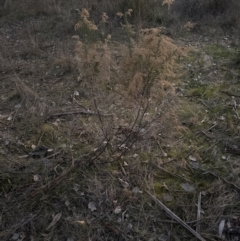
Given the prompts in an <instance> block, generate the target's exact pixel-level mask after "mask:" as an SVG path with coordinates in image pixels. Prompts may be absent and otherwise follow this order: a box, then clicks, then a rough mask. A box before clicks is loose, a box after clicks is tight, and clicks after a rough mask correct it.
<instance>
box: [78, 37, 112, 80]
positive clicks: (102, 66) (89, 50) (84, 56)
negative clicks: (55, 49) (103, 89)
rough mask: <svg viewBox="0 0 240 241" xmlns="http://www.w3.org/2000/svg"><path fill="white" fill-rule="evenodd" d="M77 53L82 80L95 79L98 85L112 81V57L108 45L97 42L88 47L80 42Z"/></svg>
mask: <svg viewBox="0 0 240 241" xmlns="http://www.w3.org/2000/svg"><path fill="white" fill-rule="evenodd" d="M75 52H76V60H77V62H78V68H79V72H80V73H81V78H83V79H88V80H89V79H95V80H96V81H97V82H98V83H101V82H102V81H106V80H109V79H110V65H111V56H110V49H109V46H108V45H107V44H104V43H102V42H97V43H94V44H91V45H90V46H86V45H84V44H83V43H82V42H81V41H78V42H77V44H76V49H75Z"/></svg>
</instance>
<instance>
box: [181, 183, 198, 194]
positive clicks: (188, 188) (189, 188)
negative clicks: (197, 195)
mask: <svg viewBox="0 0 240 241" xmlns="http://www.w3.org/2000/svg"><path fill="white" fill-rule="evenodd" d="M180 186H181V187H182V188H183V189H184V190H185V191H186V192H193V191H195V187H194V186H193V185H192V184H190V183H187V182H186V183H182V184H181V185H180Z"/></svg>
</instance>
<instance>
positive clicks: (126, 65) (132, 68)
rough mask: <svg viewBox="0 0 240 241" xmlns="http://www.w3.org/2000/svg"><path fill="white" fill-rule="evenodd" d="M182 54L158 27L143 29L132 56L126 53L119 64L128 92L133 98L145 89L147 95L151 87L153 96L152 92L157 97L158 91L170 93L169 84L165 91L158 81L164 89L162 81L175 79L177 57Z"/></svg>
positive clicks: (182, 51)
mask: <svg viewBox="0 0 240 241" xmlns="http://www.w3.org/2000/svg"><path fill="white" fill-rule="evenodd" d="M183 54H184V49H181V48H179V47H177V46H176V45H175V44H174V43H173V41H172V40H171V39H170V38H168V37H166V36H164V35H162V34H161V29H160V28H152V29H144V30H142V31H141V33H140V40H139V43H138V44H134V46H133V49H132V53H131V55H130V56H129V55H127V53H126V54H125V56H126V57H124V58H123V59H122V62H121V66H122V68H121V71H122V75H123V74H124V75H125V79H127V80H128V82H129V88H130V93H131V94H132V95H134V96H136V95H138V94H139V90H140V89H142V90H143V89H145V90H147V91H146V94H147V95H148V94H149V91H150V88H152V86H155V87H156V88H154V91H152V92H151V93H152V94H151V97H153V94H154V92H155V94H157V95H158V96H159V95H160V93H159V91H161V89H162V90H163V91H166V90H169V85H171V84H170V83H169V82H168V84H167V85H168V88H165V89H164V88H162V87H161V86H162V83H161V81H164V85H165V86H166V83H167V81H165V80H167V79H173V78H175V76H176V75H175V71H176V68H177V65H176V58H178V57H179V56H181V55H183ZM136 73H137V78H136ZM140 75H141V78H139V76H140ZM137 80H138V81H139V82H138V83H137ZM134 87H135V90H134ZM170 89H172V88H170ZM142 94H144V93H142Z"/></svg>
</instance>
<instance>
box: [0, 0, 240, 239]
mask: <svg viewBox="0 0 240 241" xmlns="http://www.w3.org/2000/svg"><path fill="white" fill-rule="evenodd" d="M43 3H46V2H43ZM51 3H54V2H51ZM132 3H134V1H132ZM139 3H140V2H139ZM143 3H144V1H143ZM56 4H57V2H56ZM112 5H114V3H112ZM58 6H59V5H58ZM87 7H88V8H89V6H87ZM79 9H81V8H79ZM133 11H134V10H133ZM90 13H93V12H92V10H91V11H87V10H86V9H82V11H78V17H79V20H77V18H76V22H74V24H73V25H72V27H74V25H75V24H76V25H75V32H73V30H72V32H70V33H68V32H64V34H59V35H58V34H56V35H55V34H53V33H52V30H50V29H48V27H49V28H50V26H49V25H50V24H49V22H48V21H47V20H49V19H48V18H46V19H42V18H40V19H37V21H36V22H35V21H33V22H30V23H29V25H24V26H22V25H16V26H14V25H13V26H11V31H9V27H5V26H4V27H3V28H2V29H1V30H2V33H3V34H1V36H0V37H1V40H2V41H1V42H2V43H3V46H2V50H3V51H1V59H0V60H1V62H0V66H1V71H2V73H3V81H2V82H1V87H2V88H1V90H0V95H1V103H0V104H1V106H0V109H1V115H0V144H1V147H2V149H1V151H0V169H1V172H0V181H1V185H0V186H1V191H0V207H1V213H0V239H1V240H9V239H11V238H12V237H13V235H15V236H16V235H19V240H20V239H21V237H24V239H25V240H44V241H48V240H49V241H50V240H68V241H69V240H157V239H158V238H159V237H160V238H161V239H163V240H164V239H166V238H167V237H169V236H171V238H172V239H173V240H190V239H192V236H191V235H190V234H189V233H187V231H185V230H184V229H183V228H182V227H181V226H180V225H178V224H176V223H174V222H173V220H170V219H169V217H168V216H167V215H166V213H165V212H163V210H161V209H160V208H159V207H157V206H156V204H155V203H154V202H152V200H151V199H150V197H149V196H148V195H147V192H146V191H151V193H154V194H155V195H156V196H157V197H158V198H159V199H160V200H161V201H162V202H164V203H165V204H166V205H167V206H168V207H169V208H171V209H172V211H173V212H175V213H176V214H177V215H179V216H180V217H181V218H182V219H183V220H184V221H186V222H191V221H194V220H196V213H197V208H196V203H197V197H198V194H199V192H201V191H203V192H205V196H204V197H203V199H202V203H203V210H204V211H205V216H204V219H203V220H202V222H201V225H202V229H205V230H206V231H205V234H204V233H203V234H202V235H204V237H205V238H206V239H207V238H208V235H209V234H212V233H214V234H217V225H218V224H217V221H219V219H220V217H221V215H225V213H228V212H229V209H232V213H234V212H235V210H237V208H238V200H237V192H236V191H233V190H236V186H233V185H231V183H230V182H232V181H234V180H237V176H238V171H237V170H239V169H238V164H237V162H235V163H234V164H233V163H232V162H228V164H227V165H222V166H221V165H220V162H215V163H212V162H211V161H210V159H211V158H212V159H213V158H214V160H215V159H216V160H217V158H218V160H219V157H220V153H219V149H217V148H216V145H215V146H214V145H212V143H210V147H209V146H208V145H207V144H206V141H204V138H201V137H199V134H196V133H195V132H194V131H196V129H194V128H203V127H205V123H202V122H201V121H202V120H203V118H204V117H205V115H206V112H205V110H204V109H203V108H202V107H199V104H198V105H196V104H194V103H190V102H189V103H186V100H182V101H179V97H178V96H177V93H176V85H180V86H181V81H180V80H179V74H178V72H179V71H180V70H181V66H180V65H179V63H177V62H178V61H179V60H182V58H183V57H184V56H185V57H186V56H187V55H188V53H189V52H188V50H189V48H186V47H179V46H177V45H176V44H175V42H174V41H173V40H172V39H171V38H169V37H167V36H165V35H163V34H162V32H163V31H164V29H163V28H146V29H141V31H138V30H139V26H138V27H137V28H135V27H134V26H131V24H130V20H131V19H130V17H131V16H132V15H131V16H130V14H132V11H131V10H126V12H123V17H124V15H125V19H123V22H122V26H121V29H117V30H116V32H118V31H119V32H122V33H124V34H125V35H126V38H121V39H120V41H116V39H115V38H111V36H110V35H109V33H108V23H109V22H110V19H109V18H108V16H107V14H106V13H104V14H102V13H101V15H99V16H101V17H100V18H99V19H98V21H96V20H95V19H94V17H92V15H91V14H90ZM118 15H119V14H118ZM50 19H51V21H53V19H52V18H51V17H50ZM45 21H46V22H45ZM51 21H50V23H52V22H51ZM69 21H72V19H71V20H69ZM53 22H54V21H53ZM33 26H34V27H33ZM64 26H65V25H64ZM60 29H61V28H60ZM73 29H74V28H73ZM136 29H137V30H136ZM46 31H49V32H47V33H46ZM61 33H62V32H61ZM114 34H115V33H113V35H114ZM72 35H75V37H74V38H72ZM115 36H116V35H115ZM43 40H44V41H43ZM16 50H17V51H16ZM183 121H185V122H187V121H190V124H189V126H187V125H185V126H183V125H182V122H183ZM234 123H235V122H234ZM191 126H194V128H192V129H191ZM198 130H199V129H198ZM192 131H193V132H192ZM39 146H42V151H39V150H36V149H35V147H39ZM44 146H47V149H46V148H45V149H46V150H45V151H44ZM206 147H207V148H209V149H208V150H209V152H211V155H208V153H206V152H205V149H204V148H206ZM190 155H192V156H193V157H195V158H196V159H197V162H199V163H200V164H201V166H200V167H201V168H202V169H200V168H199V169H196V170H195V169H194V168H193V167H192V163H191V162H190V161H191V159H189V156H190ZM192 159H193V158H192ZM6 160H7V161H6ZM209 162H210V164H209ZM217 164H219V165H220V168H219V169H218V167H217ZM231 165H233V166H232V170H235V172H234V175H233V176H231V177H227V173H228V169H229V168H230V167H229V166H231ZM208 168H209V170H210V171H208ZM211 168H212V169H211ZM211 170H217V171H218V170H220V171H218V172H217V173H218V175H217V176H214V174H215V172H211ZM218 179H219V180H218ZM186 182H187V183H190V184H191V185H193V186H194V191H192V192H188V191H185V190H184V189H183V188H182V187H181V185H182V184H183V183H186ZM222 196H224V198H222ZM220 197H221V198H220ZM230 200H232V202H231V204H229V203H230ZM216 204H217V206H216V207H215V206H214V205H216ZM228 205H229V206H228ZM234 205H235V206H234ZM216 219H217V221H216ZM169 222H170V224H169ZM189 225H191V226H192V227H193V228H195V222H193V223H190V224H189ZM169 230H171V234H169ZM20 236H21V237H20ZM210 238H212V239H213V238H214V237H213V236H210ZM24 239H23V240H24Z"/></svg>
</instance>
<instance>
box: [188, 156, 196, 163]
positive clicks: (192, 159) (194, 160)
mask: <svg viewBox="0 0 240 241" xmlns="http://www.w3.org/2000/svg"><path fill="white" fill-rule="evenodd" d="M188 158H189V160H191V161H193V162H196V161H197V158H196V157H194V156H191V155H190V156H189V157H188Z"/></svg>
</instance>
